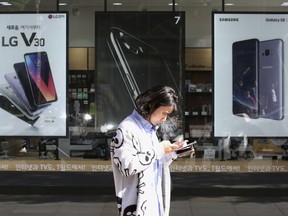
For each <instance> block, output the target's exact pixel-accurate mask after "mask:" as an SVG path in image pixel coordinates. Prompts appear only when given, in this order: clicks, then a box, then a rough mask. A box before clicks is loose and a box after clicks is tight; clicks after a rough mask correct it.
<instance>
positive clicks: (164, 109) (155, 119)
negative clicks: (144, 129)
mask: <svg viewBox="0 0 288 216" xmlns="http://www.w3.org/2000/svg"><path fill="white" fill-rule="evenodd" d="M173 110H174V106H160V107H159V108H158V109H156V110H155V111H154V112H153V113H152V114H151V116H150V119H149V121H150V123H151V124H153V125H159V124H161V123H162V122H164V121H166V119H167V117H168V115H169V114H171V113H172V112H173Z"/></svg>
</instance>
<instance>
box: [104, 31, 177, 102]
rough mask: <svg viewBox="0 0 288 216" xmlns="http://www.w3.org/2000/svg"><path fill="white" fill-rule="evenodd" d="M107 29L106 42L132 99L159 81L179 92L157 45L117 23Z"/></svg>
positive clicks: (158, 83)
mask: <svg viewBox="0 0 288 216" xmlns="http://www.w3.org/2000/svg"><path fill="white" fill-rule="evenodd" d="M110 30H111V31H110V35H109V37H108V38H107V43H108V46H109V49H110V51H111V53H112V56H113V58H114V60H115V63H116V64H117V67H118V69H119V72H120V74H121V77H122V79H123V82H124V83H125V85H126V88H127V90H128V93H129V95H130V97H131V99H132V101H133V103H134V99H135V97H136V96H137V95H138V94H139V93H140V92H141V91H143V90H146V89H147V88H150V87H152V86H156V85H160V84H163V85H168V86H171V87H172V88H174V89H175V90H176V91H178V92H179V88H178V86H177V84H176V82H175V79H174V77H173V74H172V73H171V71H170V69H169V67H168V64H167V62H166V61H165V59H164V58H163V57H162V56H161V53H160V52H159V51H158V50H157V49H156V48H154V47H153V46H151V45H149V44H147V43H146V42H144V41H142V40H140V39H138V38H136V37H135V36H133V35H131V34H129V33H127V32H125V31H123V30H122V29H119V28H117V27H112V28H111V29H110Z"/></svg>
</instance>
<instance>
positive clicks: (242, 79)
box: [232, 39, 259, 118]
mask: <svg viewBox="0 0 288 216" xmlns="http://www.w3.org/2000/svg"><path fill="white" fill-rule="evenodd" d="M258 55H259V40H258V39H248V40H243V41H236V42H234V43H233V45H232V74H233V75H232V77H233V81H232V82H233V85H232V91H233V92H232V95H233V98H232V101H233V105H232V107H233V108H232V110H233V114H234V115H237V116H248V117H250V118H258V117H259V115H258V106H259V105H258V94H259V92H258V86H257V83H258V64H259V57H258Z"/></svg>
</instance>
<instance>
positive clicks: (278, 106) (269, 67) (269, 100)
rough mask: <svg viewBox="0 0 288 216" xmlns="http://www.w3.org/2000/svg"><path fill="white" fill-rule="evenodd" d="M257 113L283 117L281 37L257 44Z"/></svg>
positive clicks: (262, 115) (277, 117) (279, 118)
mask: <svg viewBox="0 0 288 216" xmlns="http://www.w3.org/2000/svg"><path fill="white" fill-rule="evenodd" d="M259 47H260V48H259V51H260V52H259V58H260V59H259V98H260V100H259V108H260V109H259V115H260V116H261V117H263V118H270V119H274V120H281V119H283V118H284V88H283V85H284V82H283V80H284V78H283V76H284V54H283V52H284V51H283V50H284V43H283V41H282V40H281V39H273V40H267V41H261V42H260V45H259Z"/></svg>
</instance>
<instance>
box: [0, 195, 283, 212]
mask: <svg viewBox="0 0 288 216" xmlns="http://www.w3.org/2000/svg"><path fill="white" fill-rule="evenodd" d="M0 215H1V216H4V215H5V216H28V215H29V216H71V215H77V216H116V215H118V214H117V207H116V202H114V197H113V196H109V195H100V196H97V195H57V196H53V195H0ZM170 216H288V197H276V198H275V197H239V196H223V197H222V196H220V197H202V196H201V197H199V196H176V197H175V196H174V197H172V201H171V210H170Z"/></svg>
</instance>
